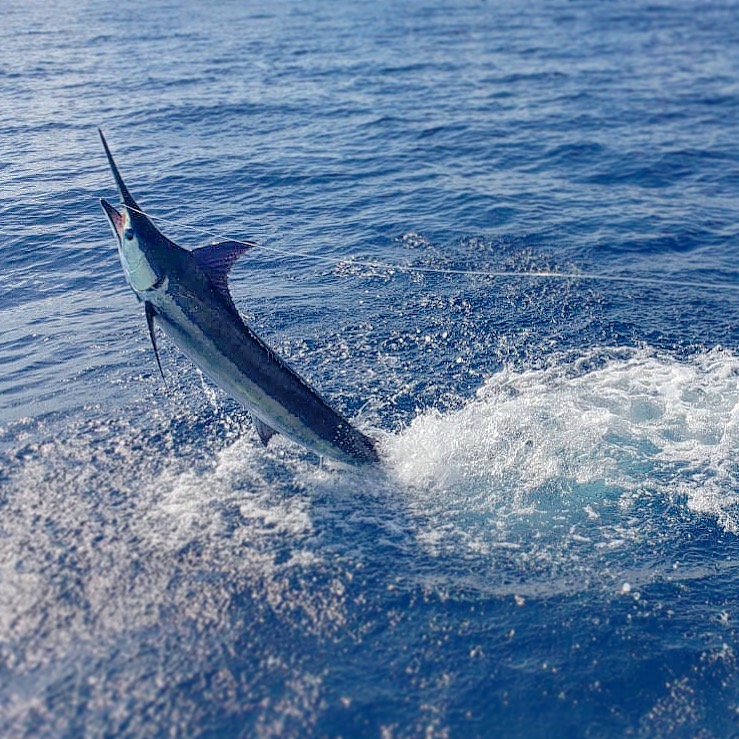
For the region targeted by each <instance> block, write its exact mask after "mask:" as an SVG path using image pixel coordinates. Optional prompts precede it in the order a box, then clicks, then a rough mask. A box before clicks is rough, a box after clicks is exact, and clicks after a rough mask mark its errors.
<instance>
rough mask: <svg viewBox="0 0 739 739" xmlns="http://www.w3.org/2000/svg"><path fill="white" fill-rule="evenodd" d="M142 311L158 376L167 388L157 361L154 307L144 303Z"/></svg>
mask: <svg viewBox="0 0 739 739" xmlns="http://www.w3.org/2000/svg"><path fill="white" fill-rule="evenodd" d="M144 310H145V311H146V325H147V326H148V327H149V338H150V339H151V345H152V346H153V347H154V356H155V357H156V359H157V367H159V374H160V375H161V376H162V380H164V387H167V379H166V378H165V377H164V371H163V370H162V363H161V362H160V361H159V350H158V349H157V336H156V333H155V332H154V306H153V305H152V304H151V303H149V302H146V303H144Z"/></svg>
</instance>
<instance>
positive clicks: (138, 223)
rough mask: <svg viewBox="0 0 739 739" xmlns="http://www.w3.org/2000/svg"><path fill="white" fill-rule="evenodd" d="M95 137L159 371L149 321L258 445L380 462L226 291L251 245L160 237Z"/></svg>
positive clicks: (125, 262) (121, 248)
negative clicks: (243, 413) (226, 401)
mask: <svg viewBox="0 0 739 739" xmlns="http://www.w3.org/2000/svg"><path fill="white" fill-rule="evenodd" d="M99 133H100V139H101V140H102V143H103V148H104V149H105V154H106V156H107V158H108V164H109V165H110V168H111V170H112V172H113V177H114V178H115V182H116V185H117V187H118V194H119V195H120V199H121V201H122V204H121V206H120V210H117V209H116V208H114V207H113V206H112V205H111V204H110V203H109V202H108V201H107V200H105V199H102V198H101V200H100V204H101V205H102V207H103V210H104V211H105V214H106V215H107V217H108V220H109V221H110V225H111V227H112V229H113V233H114V234H115V236H116V239H117V241H118V255H119V257H120V260H121V264H122V266H123V271H124V273H125V275H126V280H127V281H128V284H129V285H130V286H131V288H132V289H133V292H134V293H135V294H136V297H137V298H138V299H139V301H140V302H141V303H143V305H144V314H145V316H146V324H147V326H148V329H149V337H150V338H151V343H152V346H153V347H154V356H155V357H156V361H157V366H158V367H159V372H160V373H161V375H162V378H164V372H163V371H162V364H161V361H160V359H159V351H158V349H157V339H156V332H155V325H158V326H159V327H160V328H161V329H163V331H164V333H165V334H167V335H168V336H169V337H170V339H172V341H173V342H174V343H175V344H176V345H177V346H178V347H179V348H180V349H181V350H182V352H184V353H185V354H186V355H187V356H188V357H189V358H190V359H191V360H192V362H193V363H194V364H195V365H196V366H197V367H198V368H199V369H200V370H201V371H202V372H203V373H204V374H205V375H206V376H207V377H209V378H210V379H211V380H212V381H213V382H214V383H215V384H216V385H218V386H219V387H220V388H221V389H222V390H224V391H225V392H226V393H227V394H228V395H230V396H231V397H233V398H234V399H236V400H237V401H239V402H240V403H241V404H243V405H244V406H245V407H246V408H247V409H248V411H249V413H250V414H251V417H252V420H253V422H254V427H255V429H256V431H257V434H258V435H259V438H260V439H261V441H262V443H263V444H265V445H266V444H267V442H268V441H269V440H270V438H271V437H272V436H274V435H275V434H277V433H280V434H284V435H285V436H286V437H288V438H289V439H292V440H293V441H295V442H297V443H298V444H302V445H303V446H305V447H307V448H308V449H310V450H311V451H313V452H315V453H316V454H318V455H320V456H322V457H323V456H325V457H329V458H331V459H333V460H335V461H337V462H341V463H344V464H350V465H363V464H373V463H377V462H378V461H379V457H378V454H377V450H376V449H375V444H374V442H373V441H372V439H370V438H369V437H368V436H366V435H365V434H363V433H362V432H361V431H359V430H357V429H356V428H354V427H353V426H352V425H351V423H349V421H348V420H347V419H346V418H344V417H343V416H342V415H340V414H339V413H337V412H336V411H335V410H333V409H332V408H331V406H329V404H328V403H327V402H326V401H325V400H323V398H321V396H320V395H318V393H317V392H316V391H315V390H313V389H312V388H311V387H310V385H308V383H306V382H305V380H303V379H302V378H301V377H300V376H299V375H298V374H297V373H296V372H295V371H294V370H292V369H291V368H290V367H289V366H288V365H287V364H286V363H285V362H284V361H283V360H282V359H280V358H279V357H278V356H277V355H276V354H275V353H274V352H273V351H272V350H271V349H270V348H269V346H267V344H265V343H264V341H262V339H260V338H259V337H258V336H257V335H256V334H255V333H254V332H253V331H252V330H251V329H250V328H249V327H248V326H247V325H246V323H244V321H243V319H242V318H241V316H240V315H239V312H238V310H237V309H236V306H235V305H234V302H233V299H232V297H231V293H230V291H229V287H228V275H229V272H230V271H231V267H232V266H233V265H234V263H235V262H236V260H237V259H238V258H239V257H240V256H241V255H242V254H244V253H245V252H247V251H249V250H250V249H252V248H253V247H255V246H256V244H255V243H253V242H250V241H244V242H240V241H220V242H217V243H212V244H209V245H207V246H204V247H201V248H199V249H193V250H188V249H183V248H182V247H181V246H178V245H177V244H175V243H174V242H173V241H171V240H170V239H168V238H167V237H166V236H165V235H164V234H162V233H161V232H160V231H159V230H158V229H157V227H156V226H155V225H154V224H153V223H152V222H151V220H150V219H149V218H148V217H147V216H146V215H145V214H144V212H143V211H142V209H141V208H140V207H139V206H138V204H137V203H136V201H135V200H134V199H133V197H132V196H131V193H130V192H129V191H128V188H127V187H126V185H125V183H124V182H123V178H122V177H121V174H120V172H119V171H118V167H117V166H116V164H115V161H114V160H113V155H112V154H111V152H110V149H109V148H108V143H107V141H106V140H105V136H103V132H102V131H99Z"/></svg>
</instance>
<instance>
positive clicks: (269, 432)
mask: <svg viewBox="0 0 739 739" xmlns="http://www.w3.org/2000/svg"><path fill="white" fill-rule="evenodd" d="M251 417H252V420H253V421H254V428H255V429H256V430H257V433H258V434H259V438H260V439H261V440H262V444H264V446H267V442H268V441H269V440H270V439H271V438H272V437H273V436H274V435H275V434H276V433H277V432H276V431H275V430H274V429H273V428H272V427H271V426H268V425H267V424H266V423H265V422H264V421H262V419H261V418H258V417H257V416H255V415H254V414H253V413H252V414H251Z"/></svg>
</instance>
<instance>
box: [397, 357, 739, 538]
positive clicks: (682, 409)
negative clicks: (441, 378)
mask: <svg viewBox="0 0 739 739" xmlns="http://www.w3.org/2000/svg"><path fill="white" fill-rule="evenodd" d="M738 378H739V358H737V356H736V355H735V354H733V353H732V352H729V351H724V350H720V349H716V350H714V351H710V352H707V353H704V354H700V355H697V356H694V357H692V358H690V359H687V360H684V361H679V360H676V359H675V358H673V357H670V356H662V355H659V354H657V353H656V352H654V351H652V350H649V349H640V350H634V349H623V350H617V351H614V350H597V349H595V350H592V351H590V352H588V353H587V354H585V355H583V356H580V357H578V358H575V359H571V358H557V360H556V361H552V362H551V363H550V364H549V365H548V366H547V367H546V368H543V369H529V370H516V369H513V368H508V369H504V370H503V371H501V372H498V373H496V374H495V375H493V376H492V377H490V378H489V379H488V380H487V382H485V384H484V385H483V386H482V387H481V388H480V390H479V392H478V393H477V395H476V397H475V398H474V399H472V400H471V401H469V402H468V403H467V404H465V405H464V406H463V407H462V408H460V409H459V410H457V411H455V412H451V413H447V414H440V413H438V412H436V411H433V410H432V411H427V412H424V413H421V414H420V415H419V416H418V417H417V418H415V419H414V421H413V422H412V423H411V424H410V425H409V426H408V427H407V428H406V429H405V430H404V431H403V432H402V433H400V434H399V435H397V436H396V437H391V438H389V439H388V440H387V441H386V443H385V454H386V456H387V458H388V460H389V463H390V468H391V470H392V474H393V475H394V477H395V479H396V480H397V482H398V484H399V486H401V487H403V488H410V489H411V490H412V491H413V493H412V494H411V495H410V496H409V498H410V505H411V506H412V507H413V508H414V509H415V510H417V511H419V512H428V513H429V516H430V523H429V526H428V530H427V531H426V532H425V534H424V535H423V536H424V537H425V539H426V540H427V541H429V542H436V543H438V541H439V540H440V539H443V538H444V536H445V532H448V531H449V529H450V528H454V529H455V537H454V538H455V539H459V540H462V539H464V540H466V541H467V543H468V545H469V546H473V547H479V546H481V542H483V541H485V542H487V543H488V545H493V544H497V545H500V544H505V543H509V544H510V543H512V542H506V540H505V536H506V533H510V530H511V525H510V524H511V521H515V522H517V523H518V524H521V523H522V522H523V521H525V520H526V519H527V518H528V519H529V520H531V519H532V517H534V516H535V515H537V514H540V513H541V512H542V511H547V510H548V511H549V512H550V514H551V518H550V523H553V525H554V524H556V519H557V515H558V514H562V513H563V511H569V512H572V511H574V510H577V511H579V513H580V514H581V516H574V515H569V519H568V521H569V524H570V525H573V524H574V525H576V529H575V530H573V531H571V532H570V533H571V536H570V537H569V540H571V541H577V540H578V537H579V538H580V539H583V538H588V537H591V538H592V535H593V532H594V531H595V530H597V531H599V532H600V533H599V536H600V537H603V536H607V537H608V538H607V541H600V542H599V544H601V545H603V544H608V545H609V546H612V545H613V544H614V542H618V541H619V540H620V539H622V538H623V537H624V536H625V535H626V534H627V533H628V531H629V530H630V529H629V526H628V511H629V509H630V508H631V507H633V505H634V503H635V501H637V502H638V501H643V500H645V499H647V498H650V497H651V498H652V499H661V500H664V501H668V500H670V501H674V502H677V503H678V504H682V505H683V506H685V505H687V508H688V509H689V510H690V511H692V512H693V513H696V514H700V515H705V514H708V515H710V516H712V517H714V518H715V519H717V520H718V521H719V523H720V525H721V526H722V527H724V529H726V530H727V531H731V532H735V533H736V532H739V509H738V507H737V502H738V499H737V492H736V491H737V489H738V487H739V486H738V485H737V482H738V481H739V468H738V466H737V462H736V460H737V456H738V454H737V453H738V452H739V423H738V419H739V387H738V381H737V380H738ZM613 503H617V504H618V506H619V510H620V512H621V513H620V520H619V517H615V518H614V517H611V518H612V523H613V525H611V526H604V525H603V523H602V520H601V514H602V513H603V510H604V507H607V506H609V505H612V504H613ZM471 514H475V515H471ZM588 522H590V525H588ZM496 529H497V530H499V531H498V535H496V534H495V531H496ZM619 529H620V533H618V532H619ZM475 530H477V533H476V534H475V533H473V531H475ZM501 532H502V533H501ZM583 532H585V534H584V535H583ZM631 533H632V534H633V530H632V531H631ZM627 538H628V537H627Z"/></svg>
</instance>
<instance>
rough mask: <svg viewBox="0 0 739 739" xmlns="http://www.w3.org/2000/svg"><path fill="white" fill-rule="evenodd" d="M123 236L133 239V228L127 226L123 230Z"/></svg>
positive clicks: (129, 239)
mask: <svg viewBox="0 0 739 739" xmlns="http://www.w3.org/2000/svg"><path fill="white" fill-rule="evenodd" d="M123 238H124V239H126V240H127V241H133V229H132V228H127V229H126V230H125V231H124V232H123Z"/></svg>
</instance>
